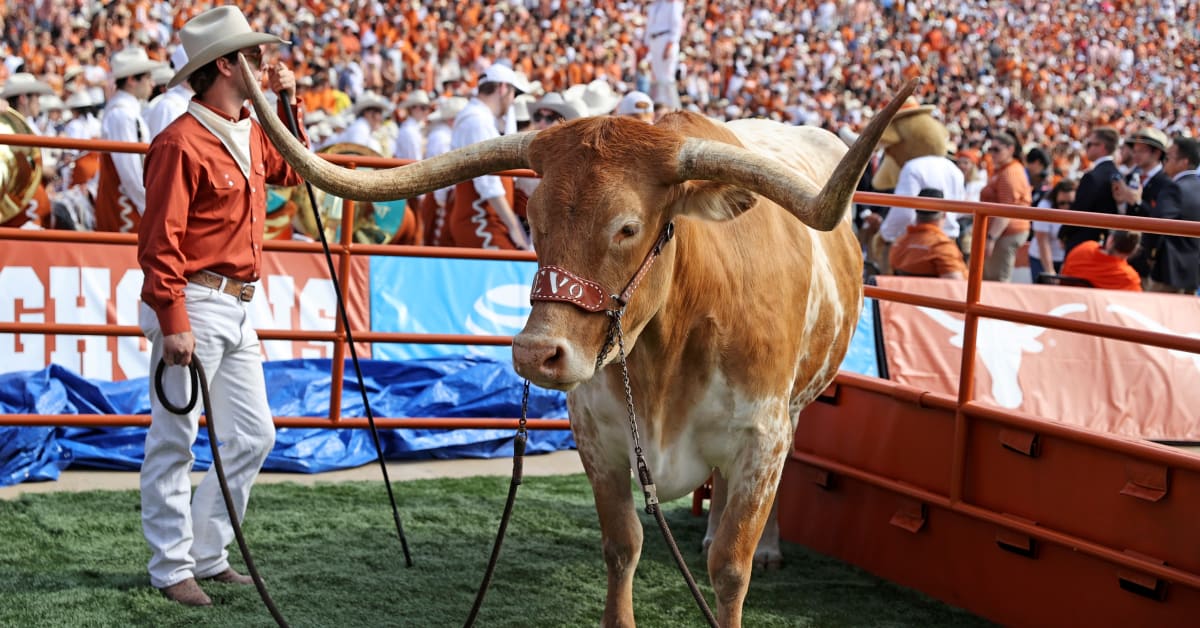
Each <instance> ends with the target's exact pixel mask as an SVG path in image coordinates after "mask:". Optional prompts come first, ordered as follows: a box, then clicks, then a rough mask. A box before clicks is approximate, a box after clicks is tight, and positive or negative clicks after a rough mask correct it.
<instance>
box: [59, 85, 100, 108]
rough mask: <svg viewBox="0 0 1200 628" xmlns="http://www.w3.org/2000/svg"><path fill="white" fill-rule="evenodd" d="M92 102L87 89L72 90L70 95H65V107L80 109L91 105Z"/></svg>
mask: <svg viewBox="0 0 1200 628" xmlns="http://www.w3.org/2000/svg"><path fill="white" fill-rule="evenodd" d="M92 104H94V103H92V102H91V96H90V95H89V94H88V90H85V89H82V90H79V91H74V92H72V94H71V95H70V96H67V100H66V106H67V109H82V108H84V107H91V106H92Z"/></svg>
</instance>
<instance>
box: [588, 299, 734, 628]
mask: <svg viewBox="0 0 1200 628" xmlns="http://www.w3.org/2000/svg"><path fill="white" fill-rule="evenodd" d="M624 312H625V308H621V309H617V310H609V312H608V314H609V316H610V317H611V318H612V324H611V325H610V326H609V327H610V329H609V336H610V337H611V336H616V339H617V349H618V351H619V353H618V356H619V360H620V364H621V383H622V384H623V385H624V386H625V408H626V410H628V412H629V432H630V434H632V436H633V454H634V456H635V457H636V459H637V474H638V483H639V484H641V485H642V494H643V495H645V497H646V514H648V515H651V516H653V517H654V521H655V522H656V523H657V524H658V529H659V530H660V531H661V532H662V535H663V539H664V540H665V541H666V543H667V549H669V550H670V552H671V556H672V557H673V558H674V559H675V565H676V566H678V567H679V572H680V573H682V574H683V579H684V580H685V581H687V585H688V590H690V591H691V592H692V598H693V599H695V600H696V604H697V606H699V607H700V612H701V613H702V614H703V615H704V619H705V621H707V622H708V625H709V626H711V627H712V628H718V624H717V618H716V616H714V615H713V612H712V609H711V608H709V606H708V601H707V600H705V599H704V594H703V593H702V592H701V591H700V587H699V586H698V585H697V584H696V579H695V578H693V577H692V572H691V571H690V570H688V567H687V561H685V560H684V559H683V554H682V553H681V552H680V551H679V546H678V545H677V544H676V543H675V537H674V536H673V535H672V534H671V529H670V527H669V526H667V518H666V517H665V516H663V513H662V509H661V508H659V507H658V487H656V486H655V485H654V478H652V477H651V476H650V467H649V466H648V465H647V464H646V457H645V456H644V455H642V444H641V441H640V440H639V438H638V428H637V413H636V412H635V411H634V409H633V387H632V386H631V385H630V384H629V364H628V363H627V362H626V361H625V334H624V333H623V330H622V329H621V315H622V314H624ZM604 353H607V351H605V352H603V353H601V357H603V354H604Z"/></svg>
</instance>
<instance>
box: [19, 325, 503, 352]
mask: <svg viewBox="0 0 1200 628" xmlns="http://www.w3.org/2000/svg"><path fill="white" fill-rule="evenodd" d="M257 331H258V337H259V339H260V340H301V341H305V342H338V341H339V340H340V339H342V338H343V336H344V334H342V335H339V333H338V332H337V331H303V330H281V329H259V330H257ZM0 334H44V335H59V334H66V335H71V336H141V335H142V330H141V329H140V328H138V327H134V326H132V325H82V324H74V323H4V322H0ZM354 338H355V340H357V341H358V342H360V343H362V342H387V343H396V344H434V345H481V346H483V345H486V346H496V347H503V346H509V345H512V336H473V335H471V334H417V333H407V332H403V333H402V332H382V331H358V330H355V331H354Z"/></svg>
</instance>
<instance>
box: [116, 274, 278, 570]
mask: <svg viewBox="0 0 1200 628" xmlns="http://www.w3.org/2000/svg"><path fill="white" fill-rule="evenodd" d="M184 294H185V295H186V303H187V311H188V318H189V319H190V321H191V325H192V333H193V334H194V335H195V337H196V351H195V354H194V355H193V358H192V359H199V360H200V364H202V365H203V366H204V371H205V374H206V375H207V376H208V378H209V382H208V386H209V391H210V393H211V398H212V404H213V414H214V416H213V417H209V419H210V420H213V419H215V422H214V423H213V426H214V427H215V428H216V432H217V437H218V439H219V440H220V442H221V447H220V452H221V461H222V462H223V463H224V468H225V476H226V479H227V480H228V482H229V489H230V492H231V493H232V495H233V501H234V505H235V507H236V509H237V516H238V521H241V520H242V519H243V517H244V515H245V512H246V503H247V501H249V499H250V487H251V485H253V484H254V479H255V478H256V477H258V471H259V469H260V468H261V467H262V464H263V461H264V460H266V458H267V454H269V453H270V452H271V448H272V446H274V444H275V427H274V423H273V422H272V417H271V409H270V407H269V406H268V405H267V391H266V384H265V382H264V379H263V370H262V352H261V350H260V348H259V342H258V335H257V334H256V333H255V332H254V328H253V327H251V326H250V317H249V315H248V311H247V308H246V304H245V303H242V302H241V301H239V300H238V299H237V297H234V296H233V295H229V294H225V293H223V292H218V291H217V290H214V289H212V288H206V287H204V286H200V285H197V284H193V283H189V284H188V285H187V287H186V288H185V290H184ZM139 323H140V324H141V327H142V332H143V333H145V334H146V338H148V339H149V340H150V342H151V343H153V349H152V352H151V355H150V365H151V366H150V409H151V418H152V422H151V425H150V430H149V432H148V433H147V434H146V458H145V461H144V462H143V463H142V474H141V485H142V530H143V532H144V533H145V535H146V542H147V543H148V544H149V545H150V552H151V557H150V564H149V570H150V583H151V584H152V585H154V586H155V587H158V588H160V589H161V588H164V587H169V586H171V585H173V584H175V583H177V582H181V581H183V580H186V579H188V578H191V577H196V578H204V577H208V576H212V575H216V574H218V573H221V572H222V571H224V570H225V569H226V568H227V567H228V566H229V553H228V552H227V551H226V549H225V548H226V546H227V545H229V543H230V541H232V540H233V527H232V526H231V525H230V522H229V516H228V513H227V512H226V509H225V501H224V499H223V498H222V497H221V486H220V484H219V483H218V482H217V477H216V472H215V471H214V470H213V468H209V470H208V473H206V474H205V475H204V479H203V480H201V482H200V485H199V486H198V487H196V493H195V495H194V496H193V495H192V491H191V482H190V481H189V477H188V473H189V471H191V468H192V463H193V462H194V459H195V456H193V455H192V443H194V442H195V440H196V433H197V430H198V429H199V418H200V412H201V410H202V403H200V401H199V400H198V401H197V403H196V408H195V409H194V410H193V411H192V413H191V414H190V415H189V416H187V417H182V416H179V415H177V414H172V413H171V412H168V411H167V410H166V409H164V408H163V407H162V404H161V403H160V402H159V400H158V395H157V392H156V391H155V387H156V385H157V384H156V383H155V381H154V372H155V369H156V368H157V367H158V362H159V360H160V359H162V351H163V347H162V339H163V336H162V330H161V329H160V328H159V326H158V316H157V315H156V314H155V313H154V311H153V310H152V309H150V307H149V306H148V305H146V304H145V303H143V304H142V305H141V311H140V313H139ZM189 379H190V378H189V375H188V369H187V368H186V367H178V366H172V367H167V369H166V370H165V372H164V373H163V388H164V389H165V392H166V394H167V399H168V400H169V401H170V402H171V403H172V404H173V405H183V404H184V403H186V402H187V400H188V395H189V392H190V386H189V383H188V382H189ZM189 497H190V498H191V499H190V503H189Z"/></svg>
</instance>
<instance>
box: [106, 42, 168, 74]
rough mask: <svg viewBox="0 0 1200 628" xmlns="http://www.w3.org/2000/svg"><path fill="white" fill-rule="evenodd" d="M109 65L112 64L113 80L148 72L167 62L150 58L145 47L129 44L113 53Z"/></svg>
mask: <svg viewBox="0 0 1200 628" xmlns="http://www.w3.org/2000/svg"><path fill="white" fill-rule="evenodd" d="M109 65H110V66H112V72H111V76H112V78H113V80H117V79H123V78H126V77H129V76H137V75H139V74H150V73H151V72H153V71H155V70H157V69H159V68H165V67H167V64H165V63H163V62H161V61H155V60H153V59H151V58H150V57H149V56H147V55H146V49H145V48H141V47H138V46H131V47H129V48H126V49H124V50H122V51H120V52H118V53H116V54H114V55H113V56H112V60H110V61H109Z"/></svg>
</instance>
